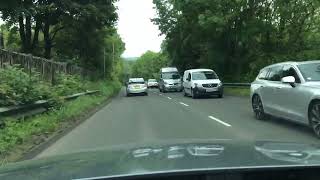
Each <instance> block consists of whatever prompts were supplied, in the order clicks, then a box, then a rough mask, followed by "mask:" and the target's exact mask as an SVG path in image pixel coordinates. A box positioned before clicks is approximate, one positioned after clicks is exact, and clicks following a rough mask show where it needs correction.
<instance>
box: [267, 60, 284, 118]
mask: <svg viewBox="0 0 320 180" xmlns="http://www.w3.org/2000/svg"><path fill="white" fill-rule="evenodd" d="M282 67H283V66H282V65H275V66H272V67H270V70H269V74H268V77H267V82H266V83H265V85H264V88H263V93H262V94H263V100H262V101H263V106H264V109H265V111H266V113H269V114H272V115H275V116H280V113H279V106H280V102H279V99H278V98H279V92H278V90H279V87H281V86H282V83H281V77H282Z"/></svg>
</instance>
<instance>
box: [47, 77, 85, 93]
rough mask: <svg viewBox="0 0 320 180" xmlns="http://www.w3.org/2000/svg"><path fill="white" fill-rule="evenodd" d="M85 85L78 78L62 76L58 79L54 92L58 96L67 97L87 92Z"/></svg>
mask: <svg viewBox="0 0 320 180" xmlns="http://www.w3.org/2000/svg"><path fill="white" fill-rule="evenodd" d="M84 84H85V83H82V82H81V80H80V77H78V76H71V75H66V74H60V75H58V77H57V79H56V85H55V86H54V88H53V90H54V92H55V93H56V94H57V95H58V96H67V95H71V94H74V93H79V92H83V91H85V90H86V88H85V86H84Z"/></svg>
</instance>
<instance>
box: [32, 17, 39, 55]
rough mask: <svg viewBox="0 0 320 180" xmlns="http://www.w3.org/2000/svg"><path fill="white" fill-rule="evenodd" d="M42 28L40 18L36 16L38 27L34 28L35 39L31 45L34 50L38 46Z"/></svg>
mask: <svg viewBox="0 0 320 180" xmlns="http://www.w3.org/2000/svg"><path fill="white" fill-rule="evenodd" d="M40 29H41V21H40V19H39V18H36V27H35V29H34V34H33V41H32V45H31V50H32V51H34V49H35V48H36V47H37V46H38V43H39V31H40Z"/></svg>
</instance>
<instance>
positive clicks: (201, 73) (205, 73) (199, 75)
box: [192, 71, 218, 80]
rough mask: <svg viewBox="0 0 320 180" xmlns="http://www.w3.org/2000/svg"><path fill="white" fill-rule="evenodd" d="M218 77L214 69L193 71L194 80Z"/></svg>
mask: <svg viewBox="0 0 320 180" xmlns="http://www.w3.org/2000/svg"><path fill="white" fill-rule="evenodd" d="M207 79H218V77H217V75H216V74H215V73H214V72H212V71H199V72H194V73H192V80H207Z"/></svg>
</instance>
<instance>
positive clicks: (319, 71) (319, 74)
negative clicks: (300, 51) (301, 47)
mask: <svg viewBox="0 0 320 180" xmlns="http://www.w3.org/2000/svg"><path fill="white" fill-rule="evenodd" d="M298 68H299V70H300V72H301V74H302V76H303V78H304V79H305V80H306V81H320V63H308V64H301V65H298Z"/></svg>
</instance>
